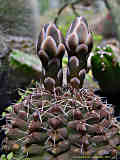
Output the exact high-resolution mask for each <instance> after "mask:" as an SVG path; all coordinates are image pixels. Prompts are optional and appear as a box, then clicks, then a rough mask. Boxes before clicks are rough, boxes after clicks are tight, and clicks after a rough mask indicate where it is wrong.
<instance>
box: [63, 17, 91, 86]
mask: <svg viewBox="0 0 120 160" xmlns="http://www.w3.org/2000/svg"><path fill="white" fill-rule="evenodd" d="M65 44H66V48H67V53H68V59H69V60H68V77H67V78H68V83H70V84H71V85H72V86H73V87H75V88H82V85H83V80H84V77H85V73H86V68H87V59H88V56H89V53H90V52H91V49H92V46H93V40H92V35H91V33H90V31H89V29H88V24H87V21H86V19H85V18H84V17H77V18H76V19H75V20H74V21H73V23H72V24H71V26H70V28H69V29H68V32H67V35H66V39H65Z"/></svg>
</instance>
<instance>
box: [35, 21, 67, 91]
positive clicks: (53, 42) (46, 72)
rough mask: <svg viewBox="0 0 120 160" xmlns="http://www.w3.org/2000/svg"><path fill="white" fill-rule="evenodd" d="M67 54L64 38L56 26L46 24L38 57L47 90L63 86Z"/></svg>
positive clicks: (40, 38) (40, 39)
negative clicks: (64, 57) (64, 61)
mask: <svg viewBox="0 0 120 160" xmlns="http://www.w3.org/2000/svg"><path fill="white" fill-rule="evenodd" d="M64 53H65V47H64V38H63V36H62V34H61V32H60V31H59V29H58V28H57V27H56V25H55V24H45V25H44V26H43V28H42V30H41V32H40V35H39V39H38V43H37V55H38V56H39V58H40V60H41V62H42V67H43V77H42V78H43V83H44V86H45V88H46V89H48V90H52V89H53V88H54V87H57V86H61V85H62V79H63V78H62V77H63V71H62V58H63V56H64Z"/></svg>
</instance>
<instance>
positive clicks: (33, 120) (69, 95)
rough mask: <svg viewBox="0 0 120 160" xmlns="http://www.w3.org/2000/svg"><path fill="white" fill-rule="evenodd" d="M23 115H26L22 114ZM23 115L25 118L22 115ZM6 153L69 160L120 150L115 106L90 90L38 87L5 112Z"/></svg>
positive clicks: (90, 157) (33, 157) (34, 157)
mask: <svg viewBox="0 0 120 160" xmlns="http://www.w3.org/2000/svg"><path fill="white" fill-rule="evenodd" d="M23 115H24V116H23ZM23 117H24V118H23ZM6 119H7V124H6V126H4V127H3V128H4V129H6V138H5V139H4V141H3V145H2V147H3V150H4V151H5V152H11V151H12V152H14V153H16V156H17V155H18V157H19V155H20V153H22V155H26V154H27V155H28V157H31V158H32V160H36V158H37V157H39V159H42V160H46V159H47V160H51V159H54V160H59V159H60V160H66V159H70V160H72V159H74V158H75V157H78V158H80V157H82V156H87V157H89V158H88V159H92V158H93V159H95V157H97V156H98V157H99V156H103V159H104V156H108V157H110V158H112V157H114V156H113V155H112V153H113V151H114V152H115V154H117V153H119V150H118V148H117V146H118V145H120V134H119V132H120V127H119V124H118V122H117V121H116V119H115V118H114V117H113V110H112V108H111V107H110V106H109V105H107V104H103V103H102V101H101V99H100V97H98V96H96V95H94V93H93V92H92V91H90V90H87V89H76V90H74V89H73V88H68V89H66V91H63V90H62V88H61V90H60V88H59V94H58V91H57V90H56V91H55V93H53V94H51V92H50V91H47V90H44V89H41V88H36V89H33V90H32V93H31V94H29V95H28V96H26V97H25V98H24V100H23V101H22V102H21V103H18V104H15V105H13V112H11V113H9V114H7V115H6Z"/></svg>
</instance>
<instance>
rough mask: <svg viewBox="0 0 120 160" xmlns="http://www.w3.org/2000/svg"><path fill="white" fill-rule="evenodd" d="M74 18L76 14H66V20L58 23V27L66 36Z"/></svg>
mask: <svg viewBox="0 0 120 160" xmlns="http://www.w3.org/2000/svg"><path fill="white" fill-rule="evenodd" d="M74 19H75V15H70V16H65V20H64V22H62V23H59V24H58V28H59V29H60V31H61V32H62V34H63V36H64V37H65V36H66V33H67V30H68V28H69V26H70V24H71V23H72V21H73V20H74ZM61 21H62V20H61V18H59V22H61Z"/></svg>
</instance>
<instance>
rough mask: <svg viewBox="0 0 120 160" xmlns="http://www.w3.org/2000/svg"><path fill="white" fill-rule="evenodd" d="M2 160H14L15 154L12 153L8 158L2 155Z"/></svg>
mask: <svg viewBox="0 0 120 160" xmlns="http://www.w3.org/2000/svg"><path fill="white" fill-rule="evenodd" d="M1 160H13V152H10V153H9V154H8V155H7V156H6V155H5V154H2V155H1Z"/></svg>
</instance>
